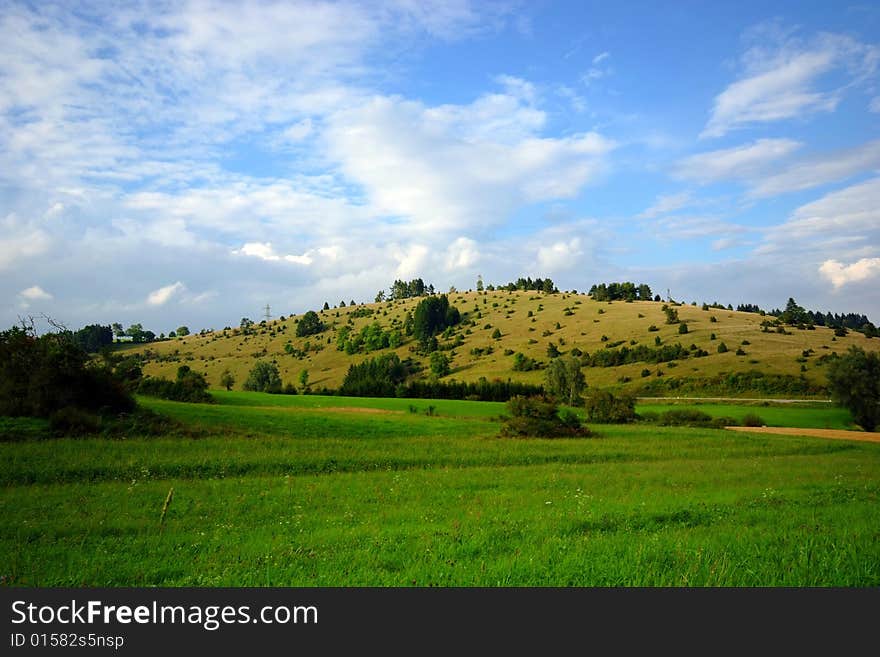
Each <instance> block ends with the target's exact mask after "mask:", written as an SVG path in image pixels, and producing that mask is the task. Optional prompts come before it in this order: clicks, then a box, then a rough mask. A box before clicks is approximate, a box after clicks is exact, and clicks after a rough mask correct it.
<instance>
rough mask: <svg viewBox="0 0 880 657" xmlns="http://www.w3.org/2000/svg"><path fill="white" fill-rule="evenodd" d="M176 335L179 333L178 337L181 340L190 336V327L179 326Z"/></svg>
mask: <svg viewBox="0 0 880 657" xmlns="http://www.w3.org/2000/svg"><path fill="white" fill-rule="evenodd" d="M175 333H177V336H178V337H180V338H183V337H186V336H187V335H189V327H188V326H178V327H177V331H175Z"/></svg>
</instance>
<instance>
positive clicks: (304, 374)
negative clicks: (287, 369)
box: [299, 370, 309, 393]
mask: <svg viewBox="0 0 880 657" xmlns="http://www.w3.org/2000/svg"><path fill="white" fill-rule="evenodd" d="M299 384H300V386H302V389H303V392H304V393H305V392H308V391H309V371H308V370H302V371H301V372H300V373H299Z"/></svg>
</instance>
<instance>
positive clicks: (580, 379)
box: [545, 355, 587, 406]
mask: <svg viewBox="0 0 880 657" xmlns="http://www.w3.org/2000/svg"><path fill="white" fill-rule="evenodd" d="M545 387H546V389H547V392H549V393H550V394H551V395H553V396H554V397H556V398H557V399H559V400H561V401H563V402H564V403H566V404H568V405H569V406H578V405H580V404H581V402H582V400H581V393H582V392H583V391H584V388H586V387H587V381H586V379H585V378H584V373H583V372H582V371H581V362H580V361H579V360H578V359H577V358H575V357H574V356H570V355H569V356H566V357H564V358H554V359H553V360H551V361H550V364H549V365H548V366H547V372H546V385H545Z"/></svg>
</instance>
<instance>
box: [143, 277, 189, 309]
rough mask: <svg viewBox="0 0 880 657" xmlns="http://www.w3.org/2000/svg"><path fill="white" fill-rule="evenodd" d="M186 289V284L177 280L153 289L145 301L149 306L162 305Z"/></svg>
mask: <svg viewBox="0 0 880 657" xmlns="http://www.w3.org/2000/svg"><path fill="white" fill-rule="evenodd" d="M184 290H186V286H185V285H184V284H183V283H181V282H180V281H177V282H176V283H172V284H171V285H166V286H165V287H160V288H159V289H158V290H153V291H152V292H150V294H148V295H147V303H148V304H149V305H151V306H162V305H165V304H166V303H168V302H169V301H170V300H171V299H172V298H173V297H175V296H176V295H178V294H180V293H181V292H183V291H184Z"/></svg>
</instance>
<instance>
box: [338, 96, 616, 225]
mask: <svg viewBox="0 0 880 657" xmlns="http://www.w3.org/2000/svg"><path fill="white" fill-rule="evenodd" d="M543 121H544V118H543V113H542V112H541V111H540V110H538V109H536V108H534V107H532V106H530V105H528V104H527V103H526V102H525V101H524V100H523V98H522V97H520V96H512V95H509V94H490V95H488V96H483V97H481V98H478V99H477V100H476V101H474V102H473V103H472V104H470V105H455V106H451V105H444V106H438V107H427V106H425V105H423V104H422V103H418V102H414V101H407V100H403V99H400V98H389V97H376V98H373V99H372V100H370V101H369V102H368V103H366V104H364V105H361V106H359V107H357V108H353V109H351V110H347V111H344V112H340V113H337V114H335V115H334V116H333V117H331V119H330V121H329V129H328V132H327V134H326V139H327V143H328V146H329V149H330V153H331V154H332V155H333V157H334V158H335V159H337V160H338V161H339V162H340V163H341V170H342V172H343V174H344V175H345V176H346V177H347V178H349V179H351V180H354V181H357V182H358V183H359V184H360V185H361V186H362V187H363V189H364V191H365V192H366V195H367V197H368V199H369V201H370V204H371V209H372V210H373V212H374V213H375V214H379V215H389V216H394V217H400V219H401V222H402V223H401V226H399V228H400V229H407V228H409V229H412V230H416V231H454V230H461V229H462V228H465V227H471V228H472V227H473V226H474V225H475V223H479V224H480V225H481V226H485V227H488V226H491V225H493V224H497V223H498V222H499V221H501V220H502V219H503V218H505V217H506V216H507V215H508V214H509V212H510V211H511V210H512V209H514V208H516V207H518V206H521V205H524V204H528V203H533V202H539V201H546V200H552V199H563V198H571V197H573V196H575V195H576V194H578V193H579V192H580V190H581V189H582V188H583V186H584V185H586V184H587V183H589V182H590V181H591V180H594V179H595V178H596V177H597V176H598V175H599V174H600V173H601V171H602V170H603V167H604V165H605V157H606V156H607V154H608V153H609V152H610V151H611V150H612V149H613V148H614V146H615V144H614V142H612V141H611V140H609V139H607V138H605V137H603V136H601V135H599V134H597V133H595V132H588V133H581V134H576V135H571V136H568V137H560V138H547V137H541V136H539V135H538V134H537V130H538V129H539V128H540V127H541V125H542V124H543Z"/></svg>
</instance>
